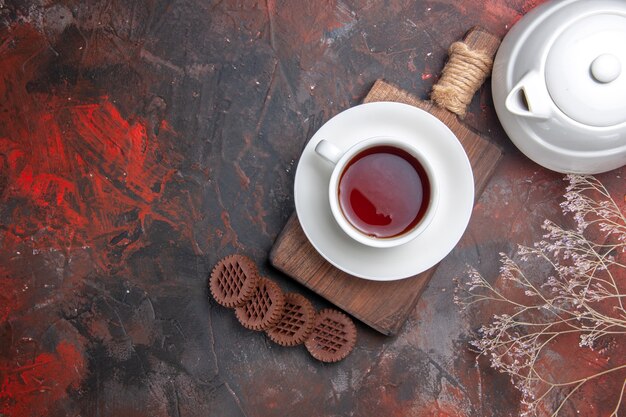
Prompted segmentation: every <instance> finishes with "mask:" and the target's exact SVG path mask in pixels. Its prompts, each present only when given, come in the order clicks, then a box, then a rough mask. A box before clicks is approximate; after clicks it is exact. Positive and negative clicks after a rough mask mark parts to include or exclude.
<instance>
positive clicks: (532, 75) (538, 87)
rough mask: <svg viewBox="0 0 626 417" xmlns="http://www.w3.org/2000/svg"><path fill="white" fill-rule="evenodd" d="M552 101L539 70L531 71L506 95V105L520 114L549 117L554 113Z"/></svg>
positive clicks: (514, 112) (523, 115)
mask: <svg viewBox="0 0 626 417" xmlns="http://www.w3.org/2000/svg"><path fill="white" fill-rule="evenodd" d="M551 102H552V99H551V98H550V95H549V94H548V91H547V90H546V87H545V81H544V80H543V78H542V77H541V74H540V73H539V72H538V71H530V72H528V73H526V75H524V76H523V77H522V79H521V80H520V81H519V82H518V83H517V85H516V86H515V87H513V89H512V90H511V92H510V93H509V95H508V96H507V97H506V100H505V102H504V106H505V107H506V109H507V110H508V111H510V112H511V113H513V114H516V115H518V116H522V117H531V118H534V119H549V118H550V116H551V115H552V109H551V106H550V103H551Z"/></svg>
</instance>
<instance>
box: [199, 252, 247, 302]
mask: <svg viewBox="0 0 626 417" xmlns="http://www.w3.org/2000/svg"><path fill="white" fill-rule="evenodd" d="M258 283H259V272H258V270H257V267H256V265H255V263H254V262H253V261H252V259H250V258H248V257H247V256H244V255H239V254H236V255H229V256H227V257H225V258H223V259H221V260H220V261H218V263H217V264H216V265H215V267H214V268H213V271H211V276H210V278H209V289H210V290H211V295H213V298H214V299H215V301H217V302H218V303H219V304H220V305H222V306H224V307H228V308H233V307H238V306H241V305H243V304H245V303H246V302H247V301H248V300H250V299H251V298H252V296H253V295H254V294H255V292H256V289H257V285H258Z"/></svg>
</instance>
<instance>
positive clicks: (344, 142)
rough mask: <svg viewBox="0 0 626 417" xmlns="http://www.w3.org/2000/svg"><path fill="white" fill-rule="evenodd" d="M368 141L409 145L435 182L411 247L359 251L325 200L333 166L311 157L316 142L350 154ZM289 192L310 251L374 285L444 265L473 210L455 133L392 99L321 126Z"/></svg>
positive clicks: (464, 160)
mask: <svg viewBox="0 0 626 417" xmlns="http://www.w3.org/2000/svg"><path fill="white" fill-rule="evenodd" d="M374 136H393V137H397V138H404V139H406V140H410V141H413V143H414V144H417V145H418V146H419V147H420V149H421V150H422V151H423V152H424V154H425V155H426V157H427V158H429V161H430V162H431V163H432V165H433V169H434V170H435V172H436V175H437V176H438V178H439V180H440V190H441V192H440V199H439V207H438V209H437V213H436V215H435V217H434V218H433V220H432V222H431V224H430V226H428V228H427V229H426V230H424V232H422V234H420V235H419V236H418V237H417V238H415V239H414V240H412V241H411V242H409V243H407V244H405V245H402V246H398V247H394V248H386V249H380V248H372V247H369V246H365V245H363V244H360V243H358V242H356V241H354V240H352V239H351V238H349V237H348V236H347V235H346V234H345V233H344V232H343V231H342V230H341V229H340V228H339V226H338V225H337V223H336V221H335V219H334V218H333V216H332V214H331V212H330V205H329V201H328V182H329V180H330V175H331V172H332V168H333V167H332V165H331V164H330V163H328V162H327V161H325V160H324V159H323V158H321V157H320V156H319V155H317V154H316V153H315V146H316V145H317V143H318V142H319V141H320V140H322V139H326V140H328V141H331V142H332V143H333V144H335V145H337V146H338V147H340V148H341V149H348V148H349V147H350V146H352V145H353V144H354V143H357V142H358V141H361V140H363V139H366V138H370V137H374ZM294 188H295V190H294V194H295V204H296V212H297V215H298V220H299V221H300V225H301V226H302V229H303V230H304V233H305V234H306V236H307V238H308V239H309V241H310V242H311V244H312V245H313V247H315V249H316V250H317V251H318V252H319V253H320V255H322V256H323V257H324V258H325V259H326V260H327V261H328V262H330V263H331V264H333V265H334V266H336V267H337V268H339V269H341V270H342V271H344V272H346V273H348V274H350V275H354V276H356V277H359V278H366V279H371V280H375V281H392V280H397V279H402V278H407V277H410V276H413V275H416V274H419V273H420V272H423V271H425V270H427V269H428V268H430V267H432V266H433V265H435V264H436V263H437V262H439V261H440V260H442V259H443V258H444V257H445V256H446V255H447V254H448V253H449V252H450V251H451V250H452V249H453V248H454V246H455V245H456V244H457V243H458V241H459V240H460V239H461V236H462V235H463V232H464V231H465V228H466V227H467V224H468V223H469V219H470V215H471V213H472V208H473V206H474V177H473V174H472V168H471V166H470V162H469V160H468V158H467V155H466V153H465V150H464V149H463V147H462V146H461V143H460V142H459V141H458V139H457V138H456V136H455V135H454V133H452V131H450V129H448V127H447V126H446V125H445V124H443V123H442V122H441V121H440V120H439V119H437V118H436V117H434V116H432V115H431V114H430V113H427V112H425V111H423V110H420V109H418V108H417V107H413V106H409V105H407V104H401V103H394V102H376V103H368V104H362V105H359V106H356V107H352V108H350V109H348V110H346V111H343V112H341V113H340V114H338V115H336V116H335V117H333V118H332V119H330V120H329V121H328V122H326V123H325V124H324V125H323V126H322V127H321V128H320V129H319V130H318V131H317V132H316V133H315V135H313V137H312V138H311V140H310V141H309V143H308V144H307V146H306V147H305V149H304V151H303V153H302V156H301V157H300V161H299V162H298V168H297V170H296V178H295V186H294Z"/></svg>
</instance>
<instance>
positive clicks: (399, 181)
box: [315, 136, 439, 248]
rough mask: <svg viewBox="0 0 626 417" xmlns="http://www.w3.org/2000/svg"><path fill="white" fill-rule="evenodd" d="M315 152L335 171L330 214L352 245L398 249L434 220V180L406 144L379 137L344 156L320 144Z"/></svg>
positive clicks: (416, 151)
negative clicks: (354, 242) (351, 241)
mask: <svg viewBox="0 0 626 417" xmlns="http://www.w3.org/2000/svg"><path fill="white" fill-rule="evenodd" d="M315 152H316V153H317V154H318V155H320V156H321V157H322V158H323V159H325V160H327V161H328V162H330V163H332V164H333V165H334V169H333V172H332V174H331V176H330V181H329V184H328V199H329V203H330V211H331V213H332V215H333V217H334V218H335V220H336V221H337V224H338V225H339V227H340V228H341V229H342V230H343V231H344V232H345V233H346V234H347V235H348V236H349V237H351V238H352V239H354V240H356V241H357V242H360V243H362V244H364V245H368V246H372V247H376V248H392V247H395V246H400V245H403V244H405V243H407V242H410V241H411V240H413V239H414V238H415V237H417V236H418V235H419V234H421V233H422V232H423V231H424V230H425V229H426V227H428V225H429V224H430V222H431V221H432V219H433V217H434V216H435V213H436V208H437V204H438V201H439V187H438V186H437V178H436V176H435V175H434V169H433V167H432V165H431V164H430V162H429V161H428V158H427V156H426V155H425V154H424V153H423V151H422V150H421V149H419V148H417V147H416V146H415V145H414V144H413V143H411V141H408V140H405V139H402V138H394V137H383V136H378V137H372V138H368V139H364V140H363V141H360V142H358V143H356V144H354V145H353V146H351V147H350V148H349V149H347V150H343V149H340V148H338V147H337V146H335V145H333V144H332V143H331V142H329V141H327V140H320V141H319V142H318V144H317V145H316V146H315Z"/></svg>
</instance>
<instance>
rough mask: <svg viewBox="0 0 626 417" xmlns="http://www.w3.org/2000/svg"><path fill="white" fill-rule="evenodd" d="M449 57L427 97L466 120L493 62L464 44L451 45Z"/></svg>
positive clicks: (482, 53) (480, 52) (455, 43)
mask: <svg viewBox="0 0 626 417" xmlns="http://www.w3.org/2000/svg"><path fill="white" fill-rule="evenodd" d="M448 54H449V56H450V59H449V60H448V63H447V64H446V66H445V68H444V69H443V73H442V75H441V78H440V79H439V82H438V83H437V84H435V85H434V86H433V91H432V93H431V96H430V97H431V99H432V100H433V101H434V102H435V103H437V104H438V105H439V106H441V107H443V108H445V109H448V110H450V111H451V112H452V113H455V114H457V115H459V116H460V117H465V113H466V111H467V106H468V105H469V104H470V102H471V101H472V97H474V94H475V93H476V91H477V90H478V89H479V88H480V86H481V85H482V83H483V82H484V81H485V79H486V78H487V77H488V76H489V74H490V73H491V68H492V66H493V59H492V58H490V57H489V56H487V55H486V54H485V53H484V52H482V51H476V50H471V49H470V48H469V47H468V46H467V44H465V43H463V42H454V43H453V44H452V45H450V49H449V50H448Z"/></svg>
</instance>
